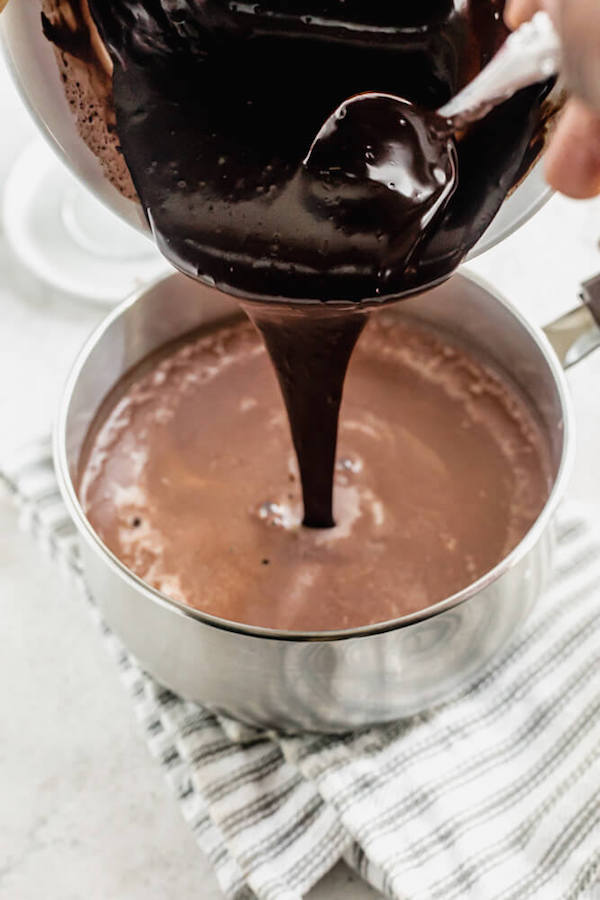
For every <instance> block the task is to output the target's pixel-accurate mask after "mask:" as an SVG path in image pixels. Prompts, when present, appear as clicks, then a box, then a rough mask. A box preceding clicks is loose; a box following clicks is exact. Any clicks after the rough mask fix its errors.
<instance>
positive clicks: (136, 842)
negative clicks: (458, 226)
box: [0, 64, 600, 900]
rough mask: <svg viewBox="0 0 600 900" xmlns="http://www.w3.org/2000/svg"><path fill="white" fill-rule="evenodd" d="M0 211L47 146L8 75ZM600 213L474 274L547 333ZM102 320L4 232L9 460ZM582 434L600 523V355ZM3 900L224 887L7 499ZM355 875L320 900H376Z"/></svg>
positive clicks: (72, 605)
mask: <svg viewBox="0 0 600 900" xmlns="http://www.w3.org/2000/svg"><path fill="white" fill-rule="evenodd" d="M0 121H2V122H3V123H7V122H9V123H10V127H9V128H4V130H3V136H2V144H1V146H0V199H1V194H2V184H3V182H4V181H5V179H6V176H7V173H8V171H9V169H10V166H11V164H12V162H13V161H14V159H15V158H16V156H17V155H18V153H19V152H20V150H22V148H23V147H24V146H25V144H26V143H27V142H28V141H29V140H30V139H31V138H32V136H33V135H34V127H33V125H32V124H31V123H30V122H29V120H28V117H27V114H26V113H25V111H24V110H23V108H22V107H21V105H20V103H19V101H18V99H17V97H16V95H15V93H14V90H13V89H12V86H11V85H10V84H9V82H8V77H7V75H6V73H5V71H4V69H3V68H2V66H1V64H0ZM599 239H600V202H598V201H595V202H591V203H583V204H576V203H572V202H569V201H567V200H564V199H562V198H555V199H553V200H552V201H551V202H550V203H549V204H548V206H547V207H546V208H545V209H544V210H543V211H542V212H541V213H539V214H538V216H537V217H536V218H535V219H534V220H533V221H532V222H530V223H529V224H528V225H526V226H525V227H524V228H522V229H521V230H520V231H519V232H518V233H517V234H516V235H514V236H513V237H512V238H510V239H508V240H507V241H505V242H504V244H503V245H502V246H501V247H499V248H497V249H496V250H494V251H491V252H490V253H488V254H487V255H486V256H485V257H483V258H481V259H479V260H477V261H476V262H475V263H473V264H472V268H473V269H475V270H476V271H478V272H479V273H481V274H482V275H484V276H485V277H486V278H487V279H488V280H489V281H491V282H493V283H494V284H495V285H496V286H497V287H498V288H499V289H500V290H501V291H502V292H503V293H505V294H506V295H507V296H509V297H510V298H511V299H512V300H513V301H514V302H515V303H516V304H517V305H518V306H519V307H520V309H521V310H522V311H523V312H524V313H525V314H526V315H528V316H529V317H530V318H531V319H533V320H535V321H537V322H540V323H542V322H545V321H549V320H550V319H551V318H553V317H554V316H557V315H559V314H560V313H562V312H565V311H566V310H567V309H569V308H570V307H571V306H573V305H574V304H575V298H576V291H577V286H578V284H579V282H580V281H581V280H582V279H583V278H586V277H588V276H590V275H592V274H596V273H597V272H599V271H600V247H599ZM103 314H104V310H102V309H101V308H99V307H93V306H86V305H84V304H78V303H76V302H74V301H72V300H67V299H66V298H64V297H60V296H57V295H53V293H52V292H51V291H49V290H47V289H46V288H44V287H43V286H42V285H40V284H39V283H37V282H35V281H34V280H33V279H32V278H31V277H30V276H28V274H27V272H25V271H24V270H23V269H22V268H21V267H20V266H19V265H18V264H17V263H16V261H15V260H14V259H13V258H12V257H11V254H10V252H9V250H8V248H7V245H6V241H5V239H4V237H3V234H2V232H0V322H1V325H0V413H1V416H2V428H1V429H0V457H1V456H2V455H3V454H4V452H6V451H8V450H10V449H12V448H14V447H18V446H19V445H20V444H22V443H23V442H24V441H25V440H27V439H29V438H31V437H36V436H38V435H40V434H44V433H45V432H46V431H47V430H48V429H49V428H50V424H51V421H52V416H53V411H54V409H55V407H56V403H57V400H58V396H59V392H60V388H61V385H62V383H63V381H64V378H65V376H66V373H67V370H68V368H69V366H70V363H71V361H72V359H73V356H74V354H75V352H76V351H77V349H78V348H79V346H80V345H81V343H82V341H83V338H84V337H85V335H86V334H87V333H88V332H89V331H90V330H91V328H92V327H93V326H94V325H95V323H96V322H97V321H99V319H100V318H101V316H102V315H103ZM569 381H570V385H571V389H572V394H573V399H574V405H575V413H576V420H577V426H578V438H579V440H578V451H577V453H578V456H577V465H576V470H575V474H574V478H573V482H572V486H571V493H572V494H573V495H575V496H578V497H580V498H582V499H584V500H586V501H587V502H589V503H592V504H594V505H596V506H598V507H599V508H600V476H599V474H598V467H597V456H598V452H599V451H600V352H598V353H597V354H596V356H592V357H590V358H589V359H588V360H586V361H584V362H583V363H581V364H580V365H579V366H578V367H577V368H576V369H574V370H572V371H571V372H570V373H569ZM0 634H1V635H2V640H1V651H0V798H1V801H0V898H1V900H34V898H35V900H39V898H40V897H44V900H71V898H72V900H80V898H82V897H85V898H86V900H107V898H110V900H164V898H166V897H168V898H169V900H187V898H191V897H201V898H203V900H217V898H218V897H220V896H221V895H220V892H219V890H218V887H217V884H216V881H215V879H214V877H213V875H212V873H211V871H210V869H209V867H208V865H207V864H206V862H205V861H204V859H203V857H202V855H201V853H200V851H199V850H198V848H197V846H196V844H195V842H194V840H193V839H192V837H191V835H190V833H189V831H188V829H187V827H186V826H185V824H184V822H183V819H182V818H181V816H180V813H179V810H178V808H177V805H176V803H175V801H174V800H173V799H172V797H171V796H170V793H169V790H168V787H167V785H166V784H165V783H164V781H163V778H162V775H161V774H160V773H159V771H158V769H157V768H156V766H155V763H154V762H153V761H152V760H151V758H150V756H149V754H148V753H147V751H146V748H145V745H144V742H143V739H142V737H141V734H140V732H139V730H138V726H137V724H136V722H135V720H134V717H133V715H132V712H131V709H130V706H129V700H128V698H127V696H126V695H125V693H124V691H123V690H122V688H121V686H120V684H119V682H118V679H117V673H116V670H115V668H114V665H113V663H112V660H111V659H110V658H109V657H108V655H107V654H106V652H105V649H104V647H103V645H102V643H101V641H100V640H99V637H98V634H97V633H96V631H95V627H94V625H93V624H92V622H91V619H90V618H89V616H88V613H87V610H85V609H84V608H83V607H82V604H81V602H80V601H79V600H78V598H77V597H75V596H72V595H71V594H70V592H69V590H68V589H66V588H65V586H64V584H63V582H62V580H61V577H60V575H59V574H58V572H56V571H55V570H54V568H53V566H52V564H51V563H50V562H47V561H46V560H44V559H41V558H40V556H39V554H38V552H37V550H36V548H35V546H34V545H33V544H32V542H31V540H30V539H29V538H28V537H27V536H25V535H22V534H19V533H18V531H17V521H16V515H15V512H14V510H13V508H12V505H11V503H10V501H9V499H8V497H6V496H5V495H2V494H1V493H0ZM374 896H375V894H374V892H372V891H370V890H369V889H368V888H367V887H365V886H364V885H363V884H361V883H360V882H359V881H357V879H356V878H355V877H354V876H352V875H351V873H349V872H348V870H346V869H345V868H344V867H343V866H339V867H337V869H336V870H334V872H332V873H331V874H330V875H329V876H328V878H327V879H325V880H324V881H323V882H321V884H320V885H318V886H317V888H316V889H315V890H314V891H313V892H312V893H311V897H312V898H313V900H324V898H331V900H336V898H340V900H341V898H344V900H358V898H360V900H367V898H369V897H374Z"/></svg>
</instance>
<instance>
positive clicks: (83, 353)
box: [53, 272, 575, 642]
mask: <svg viewBox="0 0 600 900" xmlns="http://www.w3.org/2000/svg"><path fill="white" fill-rule="evenodd" d="M173 277H179V278H181V277H182V276H180V275H177V274H176V273H173V274H169V275H167V276H162V277H160V278H157V279H156V280H155V281H154V282H152V283H151V284H150V285H146V286H145V287H144V288H142V289H140V290H138V291H136V292H135V293H134V294H133V295H132V296H130V297H129V298H128V299H126V300H125V301H124V302H123V303H121V304H119V305H118V306H117V307H116V308H115V309H114V310H113V311H112V312H111V313H109V315H108V316H107V317H106V318H105V319H103V321H102V322H101V323H100V325H99V326H98V327H97V328H96V329H95V330H94V331H93V332H92V334H91V335H90V337H89V338H88V339H87V341H86V342H85V344H84V345H83V347H82V348H81V350H80V351H79V353H78V355H77V357H76V359H75V362H74V364H73V366H72V369H71V372H70V374H69V376H68V378H67V382H66V385H65V388H64V390H63V393H62V397H61V400H60V405H59V410H58V416H57V419H56V424H55V428H54V438H53V453H54V465H55V470H56V476H57V480H58V484H59V488H60V491H61V494H62V497H63V500H64V502H65V504H66V506H67V509H68V511H69V513H70V515H71V517H72V519H73V521H74V522H75V524H76V526H77V529H78V531H79V533H80V535H81V536H82V537H83V538H84V539H85V540H86V542H87V543H88V545H89V546H90V547H91V548H92V549H93V550H95V551H96V553H98V554H99V555H100V556H101V557H102V558H103V559H104V561H105V563H106V565H107V566H109V568H111V569H112V570H113V571H114V572H115V573H116V574H117V575H119V576H120V577H121V578H122V579H123V580H124V581H125V582H127V583H129V585H130V586H131V587H134V588H135V589H137V590H138V591H139V592H141V593H142V594H144V595H145V596H146V597H147V599H148V601H149V602H152V603H157V604H159V605H160V606H162V607H164V608H166V609H168V610H170V611H171V612H172V613H174V614H176V615H181V616H184V617H185V618H188V619H192V620H194V621H196V622H198V623H201V624H203V625H206V626H210V627H213V628H217V629H220V630H225V631H229V632H234V633H237V634H240V635H245V636H247V637H255V638H264V639H268V640H280V641H286V642H307V641H320V642H328V641H341V640H351V639H357V638H362V637H368V636H370V635H377V634H384V633H386V632H391V631H396V630H398V629H401V628H407V627H409V626H411V625H414V624H416V623H418V622H423V621H425V620H427V619H430V618H433V617H435V616H438V615H440V614H442V613H445V612H447V611H448V610H451V609H454V608H455V607H457V606H460V605H461V604H463V603H465V602H466V601H468V600H470V599H471V598H472V597H474V596H475V595H476V594H478V593H480V592H481V591H483V590H484V589H485V588H487V587H489V586H490V585H491V584H493V583H494V582H495V581H497V580H498V579H499V578H500V577H501V576H502V575H504V574H505V573H506V572H508V571H509V570H511V569H513V568H514V567H515V566H517V565H518V564H519V563H520V562H521V561H522V560H523V558H524V557H525V556H526V555H527V554H528V553H529V552H530V551H531V550H532V549H533V548H534V546H535V545H536V544H537V542H538V540H539V539H540V538H541V536H542V534H543V533H544V531H545V530H546V528H547V527H548V525H549V523H550V520H551V519H552V517H553V515H554V512H555V511H556V508H557V506H558V504H559V502H560V500H561V499H562V497H563V494H564V491H565V486H566V483H567V481H568V478H569V475H570V472H571V469H572V465H573V461H574V450H575V447H574V423H573V411H572V405H571V400H570V396H569V392H568V388H567V384H566V379H565V375H564V372H563V369H562V367H561V365H560V363H559V361H558V358H557V357H556V354H555V353H554V351H553V350H552V347H551V346H550V343H549V342H548V340H547V338H546V336H545V335H544V334H543V332H542V331H541V329H539V328H538V327H537V326H535V325H533V324H532V323H531V322H529V321H528V320H527V319H526V318H525V317H524V316H523V315H522V314H521V313H520V312H519V310H518V309H516V308H515V307H514V306H513V304H512V303H510V301H508V300H507V299H506V298H505V297H504V296H503V295H502V294H500V293H499V292H498V291H496V290H495V289H494V288H493V287H492V286H491V285H490V284H489V283H488V282H487V281H486V280H485V279H482V278H480V277H479V276H478V275H474V274H473V273H472V272H469V273H466V272H460V273H459V274H456V275H454V276H453V278H463V279H465V280H466V281H470V282H471V283H474V284H475V285H476V286H477V287H479V288H480V289H481V290H483V291H485V292H487V293H488V294H490V295H491V296H492V297H493V298H494V299H495V300H496V301H497V302H498V303H500V304H501V305H502V306H504V307H505V309H507V310H508V311H509V313H510V314H511V315H512V316H513V318H514V319H515V320H516V321H517V323H518V324H519V325H520V326H521V327H522V328H523V329H524V330H525V331H526V332H527V334H528V336H529V337H530V339H531V340H532V341H533V342H534V344H536V345H537V348H538V349H539V350H540V352H541V354H542V357H543V359H544V363H545V365H546V366H547V367H548V369H549V370H550V374H551V376H552V378H553V380H554V385H555V388H556V392H557V396H558V400H559V405H560V411H561V422H560V423H559V425H558V426H557V427H559V428H560V426H561V425H562V449H561V457H560V462H559V466H558V469H557V473H556V477H555V479H554V483H553V486H552V490H551V491H550V494H549V496H548V499H547V501H546V503H545V505H544V507H543V509H542V510H541V512H540V514H539V516H538V517H537V519H536V520H535V522H534V523H533V525H532V526H531V528H530V529H529V531H528V532H527V533H526V534H525V535H524V537H523V538H522V539H521V541H520V542H519V543H518V544H517V546H516V547H514V549H513V550H511V552H510V553H509V554H507V556H505V557H504V558H503V559H502V560H501V561H500V562H499V563H498V564H497V565H496V566H494V568H492V569H490V570H489V572H486V573H485V574H484V575H482V576H481V578H478V579H477V580H476V581H474V582H473V583H472V584H470V585H468V586H467V587H465V588H463V589H462V590H460V591H458V592H456V593H454V594H451V595H450V596H448V597H446V598H444V599H443V600H440V601H439V602H438V603H435V604H433V605H432V606H428V607H427V608H426V609H423V610H418V611H416V612H413V613H409V614H408V615H404V616H400V617H398V618H396V619H389V620H386V621H384V622H377V623H375V624H373V625H366V626H361V627H358V628H347V629H337V630H332V631H285V630H281V629H276V628H265V627H262V626H256V625H244V624H243V623H241V622H233V621H230V620H228V619H223V618H220V617H219V616H214V615H211V614H210V613H205V612H202V611H201V610H198V609H194V608H192V607H189V606H185V605H184V604H183V603H180V602H179V601H177V600H173V599H171V598H170V597H167V596H166V595H165V594H163V593H162V592H161V591H159V590H158V589H156V588H153V587H151V586H150V585H148V584H146V582H144V581H143V580H142V579H141V578H140V577H139V576H137V575H136V574H135V573H134V572H132V571H131V570H130V569H128V568H127V566H125V565H124V564H123V563H122V562H121V561H120V560H119V559H118V557H117V556H115V554H114V553H113V552H112V551H111V550H110V549H109V548H108V547H107V546H106V545H105V544H104V543H103V541H102V540H101V539H100V537H99V536H98V535H97V534H96V532H95V531H94V529H93V528H92V526H91V524H90V522H89V521H88V519H87V517H86V515H85V513H84V511H83V508H82V506H81V504H80V503H79V499H78V497H77V493H76V491H75V485H74V484H73V480H72V478H71V474H70V470H69V465H68V457H67V422H68V415H69V409H70V406H71V402H72V399H73V395H74V393H75V391H76V388H77V385H78V382H79V378H80V377H81V374H82V373H83V371H84V370H85V366H86V365H87V362H88V359H89V357H90V355H91V353H92V351H93V349H94V348H95V347H96V346H97V345H98V344H99V343H100V342H101V340H102V339H103V337H104V335H105V334H106V332H107V331H108V329H109V328H110V327H111V326H112V325H113V323H114V322H115V321H116V320H117V319H119V318H120V317H121V316H122V315H123V314H124V313H125V312H126V311H127V310H128V309H129V308H130V307H131V306H133V305H134V304H136V303H139V302H142V300H143V298H144V296H145V295H146V294H149V293H151V292H152V291H153V290H155V288H156V287H157V286H158V284H160V283H161V282H162V281H165V280H166V279H167V278H173Z"/></svg>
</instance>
